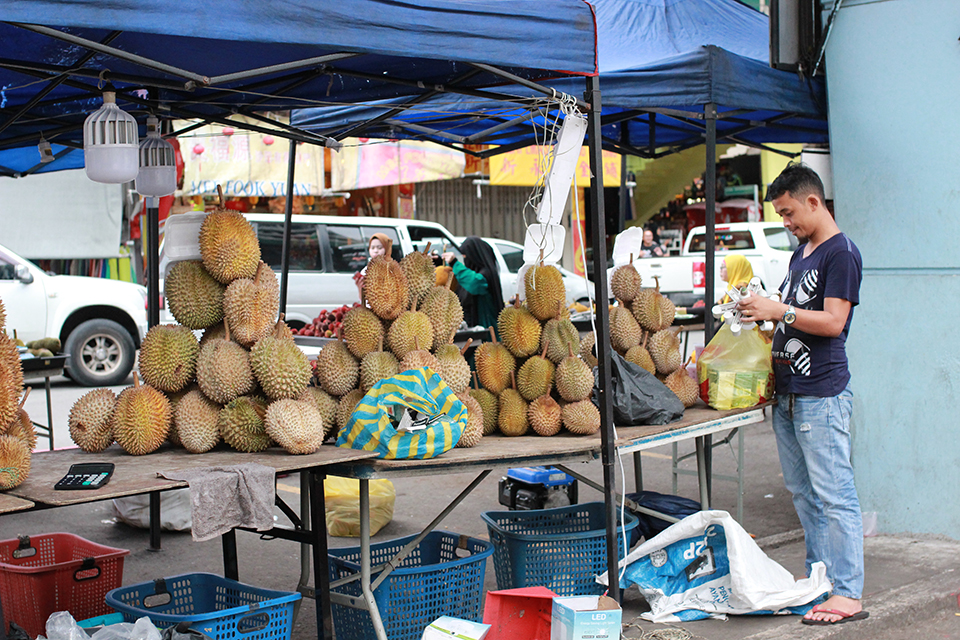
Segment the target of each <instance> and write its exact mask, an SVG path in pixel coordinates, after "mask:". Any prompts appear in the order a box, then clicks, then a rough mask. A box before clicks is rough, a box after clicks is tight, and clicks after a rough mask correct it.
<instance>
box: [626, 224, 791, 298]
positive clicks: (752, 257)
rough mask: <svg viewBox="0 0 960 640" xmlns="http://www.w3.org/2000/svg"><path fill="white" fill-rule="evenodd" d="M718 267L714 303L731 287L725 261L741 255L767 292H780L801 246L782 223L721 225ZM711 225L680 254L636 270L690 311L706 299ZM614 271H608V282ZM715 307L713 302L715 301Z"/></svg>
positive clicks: (693, 234) (638, 262)
mask: <svg viewBox="0 0 960 640" xmlns="http://www.w3.org/2000/svg"><path fill="white" fill-rule="evenodd" d="M715 231H716V233H715V243H716V244H715V247H716V260H717V267H716V269H715V277H714V283H713V287H712V289H713V290H714V292H715V293H714V296H713V300H717V299H718V298H719V297H720V296H721V295H722V294H723V292H724V291H726V283H724V282H723V281H721V280H720V261H721V260H723V258H724V257H725V256H728V255H731V254H734V253H739V254H742V255H743V256H745V257H746V258H747V259H748V260H749V261H750V265H751V266H752V267H753V273H754V275H756V276H759V277H760V280H762V281H763V283H764V286H765V288H766V289H767V290H772V289H776V288H777V287H779V286H780V283H781V282H783V279H784V278H785V277H786V275H787V269H788V268H789V266H790V256H791V255H792V253H793V251H794V250H795V249H796V248H797V239H796V238H795V237H794V236H793V234H791V233H789V232H788V231H787V230H786V229H784V227H783V225H782V224H780V223H779V222H735V223H730V224H721V225H717V226H716V229H715ZM705 248H706V227H694V228H693V229H692V230H691V231H690V233H689V235H688V236H687V240H686V243H685V244H684V246H683V252H682V253H681V254H680V255H679V256H668V257H663V258H638V259H635V260H634V263H633V264H634V266H635V267H636V269H637V272H638V273H639V274H640V278H641V280H642V281H643V286H644V287H652V286H654V277H658V278H659V279H660V292H661V293H663V294H664V295H666V296H667V297H669V298H670V299H671V300H672V301H673V302H674V303H675V304H676V305H677V306H680V307H690V306H693V304H694V303H696V302H697V301H698V300H702V299H703V295H704V285H705V280H706V271H705V263H704V260H705V253H704V250H705ZM611 273H613V269H610V270H608V272H607V281H608V283H609V276H610V274H611ZM709 304H711V305H712V304H713V302H712V301H711V302H710V303H709Z"/></svg>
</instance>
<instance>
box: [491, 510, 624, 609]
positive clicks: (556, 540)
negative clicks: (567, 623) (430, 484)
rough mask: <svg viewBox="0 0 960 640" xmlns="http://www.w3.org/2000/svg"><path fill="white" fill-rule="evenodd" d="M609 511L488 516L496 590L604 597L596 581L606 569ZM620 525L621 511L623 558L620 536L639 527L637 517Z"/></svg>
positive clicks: (504, 512) (618, 524)
mask: <svg viewBox="0 0 960 640" xmlns="http://www.w3.org/2000/svg"><path fill="white" fill-rule="evenodd" d="M604 510H605V506H604V504H603V503H602V502H587V503H584V504H574V505H570V506H569V507H559V508H557V509H533V510H530V511H487V512H485V513H482V514H481V515H480V517H482V518H483V520H484V522H486V523H487V531H488V532H489V533H490V542H492V543H493V568H494V570H495V571H496V574H497V588H498V589H519V588H521V587H547V588H548V589H551V590H552V591H554V592H555V593H556V594H558V595H561V596H582V595H599V594H602V593H603V592H604V591H605V590H606V587H604V586H603V585H601V584H598V583H597V581H596V579H595V577H596V576H597V575H598V574H601V573H603V572H604V571H606V570H607V541H606V526H607V524H606V518H605V517H604ZM625 515H626V523H620V522H619V518H620V511H619V509H618V510H617V519H618V521H617V540H618V541H619V544H618V545H617V548H618V553H617V557H618V558H619V559H621V560H622V559H623V555H624V554H623V545H622V536H623V535H624V533H626V535H627V537H628V538H629V534H630V531H632V530H633V529H636V527H637V523H638V520H637V517H636V516H635V515H633V514H632V513H630V512H629V511H628V512H626V514H625Z"/></svg>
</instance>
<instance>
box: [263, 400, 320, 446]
mask: <svg viewBox="0 0 960 640" xmlns="http://www.w3.org/2000/svg"><path fill="white" fill-rule="evenodd" d="M266 429H267V435H268V436H270V437H271V438H272V439H273V440H274V442H276V443H277V444H279V445H280V446H281V447H283V448H284V449H285V450H286V451H287V453H293V454H307V453H313V452H314V451H316V450H317V449H319V448H320V445H321V444H322V443H323V434H324V428H323V416H321V415H320V411H318V410H317V408H316V407H315V406H314V405H313V404H311V403H309V402H300V401H299V400H292V399H289V398H285V399H283V400H277V401H276V402H274V403H272V404H271V405H270V406H269V407H267V415H266Z"/></svg>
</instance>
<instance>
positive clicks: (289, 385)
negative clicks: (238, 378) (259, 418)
mask: <svg viewBox="0 0 960 640" xmlns="http://www.w3.org/2000/svg"><path fill="white" fill-rule="evenodd" d="M250 368H251V369H253V375H254V377H255V378H256V379H257V382H259V383H260V387H261V388H262V389H263V391H264V393H266V394H267V397H268V398H270V399H271V400H279V399H283V398H291V399H292V398H296V397H297V396H299V395H300V394H301V393H303V390H304V389H306V388H307V385H308V384H309V383H310V376H312V375H313V372H312V371H311V369H310V361H309V360H308V359H307V356H306V354H305V353H304V352H303V351H300V347H298V346H297V345H296V343H295V342H294V341H293V336H292V335H290V334H289V329H288V328H287V326H286V324H285V323H284V322H283V320H278V321H277V324H276V328H275V329H274V331H273V333H270V334H268V335H266V336H265V337H263V338H262V339H261V340H259V341H258V342H257V344H255V345H253V348H252V349H251V350H250Z"/></svg>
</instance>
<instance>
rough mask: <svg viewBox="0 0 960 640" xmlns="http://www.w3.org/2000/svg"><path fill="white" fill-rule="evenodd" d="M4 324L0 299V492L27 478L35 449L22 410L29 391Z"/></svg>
mask: <svg viewBox="0 0 960 640" xmlns="http://www.w3.org/2000/svg"><path fill="white" fill-rule="evenodd" d="M6 323H7V313H6V309H5V308H4V306H3V301H2V300H0V491H4V490H6V489H13V488H14V487H17V486H19V485H20V484H21V483H23V481H24V480H26V479H27V476H28V475H29V474H30V455H31V453H32V452H33V448H34V447H36V446H37V434H36V432H35V431H34V430H33V422H32V421H31V420H30V416H28V415H27V412H26V411H24V410H23V403H24V402H26V400H27V395H28V394H29V393H30V389H29V388H28V389H27V390H26V391H24V389H23V369H21V368H20V353H19V352H18V351H17V345H16V343H15V342H14V340H13V339H12V338H10V337H8V336H7V333H6ZM21 393H22V394H23V397H22V398H21Z"/></svg>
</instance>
